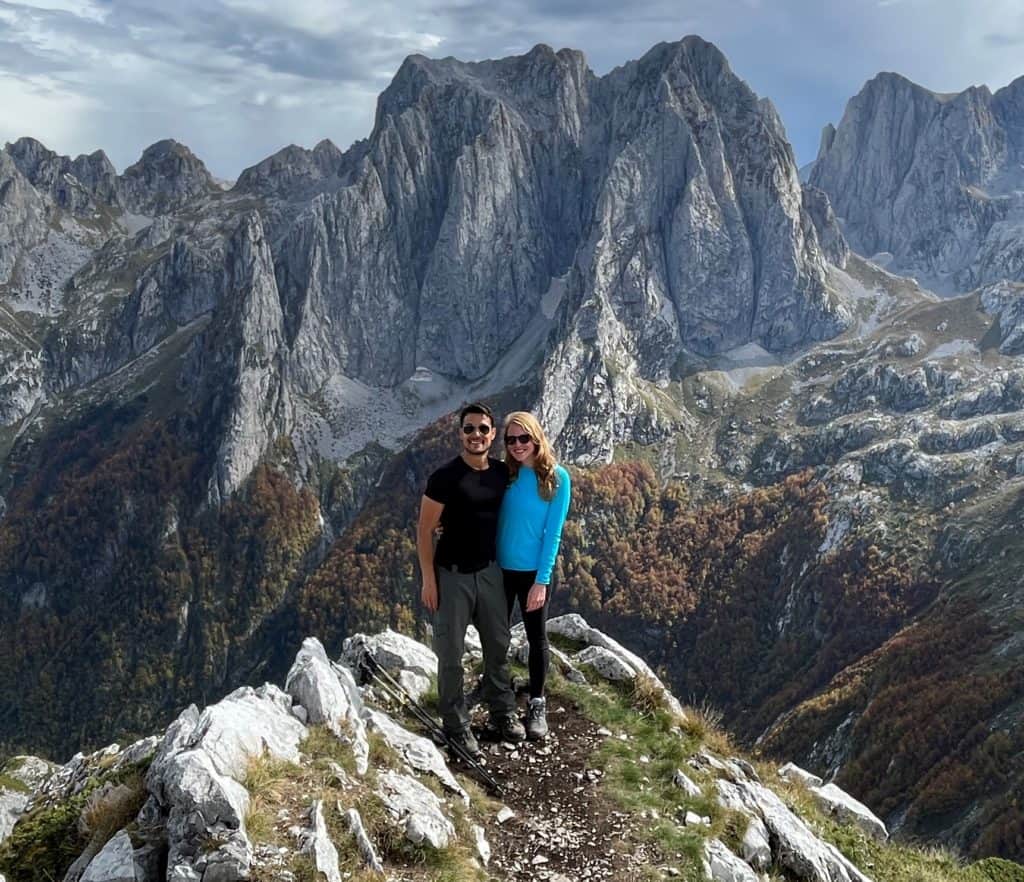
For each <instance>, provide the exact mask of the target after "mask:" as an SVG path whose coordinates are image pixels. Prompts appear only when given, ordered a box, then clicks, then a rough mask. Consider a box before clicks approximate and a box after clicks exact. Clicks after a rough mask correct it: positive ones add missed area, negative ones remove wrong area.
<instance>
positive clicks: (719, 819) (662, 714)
mask: <svg viewBox="0 0 1024 882" xmlns="http://www.w3.org/2000/svg"><path fill="white" fill-rule="evenodd" d="M553 685H554V686H555V689H557V691H559V692H562V693H563V694H564V695H565V696H566V697H568V698H570V699H571V700H572V701H573V702H574V703H575V704H576V705H577V706H578V707H579V708H580V710H581V712H582V713H583V714H584V715H585V716H586V717H588V718H589V719H591V720H593V721H594V722H595V723H597V724H598V725H600V726H604V727H605V728H607V729H609V730H610V731H611V732H613V733H614V735H613V736H612V737H609V738H606V739H605V740H604V742H603V743H602V744H601V746H600V748H599V749H598V751H597V753H596V755H595V756H594V757H593V762H594V764H595V765H596V766H597V767H598V768H599V769H601V770H602V771H603V772H604V779H603V787H604V790H605V793H606V794H607V795H608V796H609V797H610V798H611V799H612V801H613V802H615V803H616V804H617V805H618V806H619V807H621V808H622V809H623V810H625V811H629V812H634V813H637V814H639V813H641V812H646V813H648V816H650V815H651V813H652V812H655V813H657V818H658V819H657V820H655V821H653V822H648V823H644V824H638V825H637V827H636V830H637V835H639V836H640V837H641V838H642V839H644V840H646V841H648V842H650V843H654V844H656V845H657V847H658V849H659V850H660V851H661V852H662V853H663V854H664V855H665V856H666V859H667V860H671V859H673V858H674V859H675V860H678V861H680V862H681V864H682V866H681V867H680V869H683V868H687V869H686V872H687V873H688V874H689V875H690V876H692V878H694V879H697V878H699V867H700V856H701V849H702V845H703V840H704V832H698V831H695V830H693V829H688V828H686V827H683V826H681V825H680V824H678V823H676V820H677V818H679V817H680V816H681V815H682V814H685V812H686V811H687V810H691V811H694V812H697V814H700V815H706V816H708V817H711V819H712V822H713V823H712V831H713V832H715V833H717V832H719V831H721V830H724V828H725V816H724V813H723V811H722V810H721V809H720V808H719V807H718V805H717V803H715V802H714V801H713V800H712V799H710V798H708V797H706V796H700V797H687V796H686V795H685V794H684V793H683V792H682V790H680V789H679V788H678V787H676V786H675V784H673V782H672V779H673V777H674V775H675V773H676V770H677V769H679V768H681V767H684V764H685V762H686V760H687V759H688V758H689V757H690V756H692V755H693V753H694V752H695V751H696V750H697V749H698V748H699V747H700V743H701V742H700V741H699V740H698V739H696V738H694V737H692V736H690V735H687V734H686V732H684V731H683V730H682V729H681V728H680V725H679V722H680V721H679V720H678V718H677V717H676V716H675V715H673V714H672V713H670V712H669V711H667V710H666V709H665V708H664V705H663V701H662V700H661V699H660V697H658V696H657V695H656V693H654V692H653V691H652V690H651V689H650V688H649V685H648V684H646V683H642V682H641V683H639V684H638V685H637V687H636V688H634V687H631V686H627V687H619V686H609V685H606V684H598V685H596V686H594V687H592V688H587V687H583V686H577V685H574V684H571V683H568V682H566V681H564V680H561V678H555V679H553ZM634 702H636V704H635V703H634ZM638 705H639V706H638ZM620 734H625V735H627V736H628V740H625V741H624V740H621V739H620V738H619V737H617V736H619V735H620ZM641 757H646V758H647V760H648V761H647V762H641ZM641 831H642V832H641ZM695 873H696V875H693V874H695Z"/></svg>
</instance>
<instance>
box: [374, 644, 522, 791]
mask: <svg viewBox="0 0 1024 882" xmlns="http://www.w3.org/2000/svg"><path fill="white" fill-rule="evenodd" d="M362 662H363V664H364V665H366V668H367V669H368V671H369V674H370V676H371V677H372V678H373V679H374V681H375V682H376V683H377V685H378V686H380V687H381V688H382V689H383V690H384V692H385V693H386V694H387V695H388V696H389V697H390V698H391V699H392V700H394V701H397V702H398V703H399V704H400V705H401V706H402V707H404V708H405V709H406V710H408V711H409V712H410V713H411V714H412V715H413V716H414V717H416V719H417V720H419V721H420V722H421V723H422V724H423V725H424V726H426V727H427V729H428V730H429V731H430V732H431V734H433V735H434V736H435V737H439V738H440V739H441V742H442V743H443V744H444V745H445V746H446V747H447V748H448V749H449V750H450V751H452V753H454V754H455V755H456V756H457V757H458V758H459V759H460V760H462V761H463V762H464V763H465V764H466V765H467V766H469V767H470V768H471V769H472V770H473V771H474V772H476V774H477V775H478V776H479V777H480V779H481V780H482V781H483V782H484V784H485V785H486V786H487V787H489V788H490V789H491V791H492V792H494V793H495V794H496V795H498V796H503V795H504V793H505V791H504V789H503V788H502V786H501V785H500V784H499V783H498V782H497V781H496V780H495V778H494V776H493V775H492V774H491V773H490V772H488V771H487V769H485V768H484V766H483V765H482V764H481V763H480V762H479V761H478V760H477V759H476V758H475V757H474V756H473V755H472V754H471V753H470V752H469V751H468V750H466V748H465V747H463V746H462V745H461V744H459V743H458V742H457V741H453V740H452V739H451V738H449V737H448V733H447V732H445V731H444V728H443V727H442V726H441V725H440V724H439V723H438V722H437V720H435V719H434V718H433V717H432V716H431V715H430V714H429V713H427V711H426V710H425V709H424V708H423V706H422V705H421V704H420V703H419V702H418V701H416V699H415V698H413V697H412V696H411V695H410V694H409V690H408V689H406V688H405V687H404V686H403V685H402V684H401V683H399V682H398V681H397V680H396V679H395V678H394V677H392V676H391V674H390V673H389V672H388V670H387V669H386V668H385V667H384V666H383V665H381V663H380V662H379V661H377V659H375V658H374V657H373V656H372V655H371V654H370V652H369V651H366V652H364V653H363V658H362Z"/></svg>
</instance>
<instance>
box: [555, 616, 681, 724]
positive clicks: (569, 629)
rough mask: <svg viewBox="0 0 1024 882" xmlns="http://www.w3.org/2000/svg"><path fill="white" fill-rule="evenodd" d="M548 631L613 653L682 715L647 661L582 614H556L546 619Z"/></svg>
mask: <svg viewBox="0 0 1024 882" xmlns="http://www.w3.org/2000/svg"><path fill="white" fill-rule="evenodd" d="M548 633H550V634H559V635H561V636H562V637H567V638H568V639H570V640H575V641H577V642H578V643H586V644H589V645H590V646H596V647H600V648H601V649H605V650H607V651H608V652H610V653H612V654H614V655H615V656H617V657H618V658H619V660H620V661H621V664H622V667H623V669H625V668H631V669H632V670H633V671H635V672H636V673H640V674H643V675H644V676H645V677H647V678H648V679H649V680H650V681H651V682H652V683H653V684H654V686H655V688H656V689H657V690H658V691H659V692H660V693H661V695H662V697H663V698H664V700H665V703H666V705H667V706H668V708H669V710H671V711H672V712H673V713H675V714H677V715H679V716H682V715H683V708H682V705H680V704H679V701H678V700H677V699H676V697H675V696H674V695H672V693H671V692H669V691H668V689H667V688H665V684H664V683H662V682H661V680H660V679H659V677H658V675H657V674H655V673H654V671H653V670H651V667H650V666H649V665H648V664H647V662H645V661H644V660H643V659H642V658H640V657H639V656H638V655H636V654H635V653H633V652H630V651H629V650H628V649H626V647H624V646H623V645H622V644H621V643H619V642H618V641H616V640H613V639H612V638H611V637H609V636H608V635H607V634H603V633H602V632H601V631H599V630H597V628H591V627H590V625H588V624H587V621H586V619H584V618H583V616H581V615H579V614H578V613H570V614H569V615H564V616H556V617H554V618H552V619H550V620H549V621H548ZM628 679H631V678H628Z"/></svg>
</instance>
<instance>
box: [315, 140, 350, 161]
mask: <svg viewBox="0 0 1024 882" xmlns="http://www.w3.org/2000/svg"><path fill="white" fill-rule="evenodd" d="M313 152H314V153H317V154H321V155H324V154H326V155H330V156H337V157H339V158H340V157H342V156H344V153H343V151H342V149H341V148H340V147H339V146H338V145H337V144H335V143H334V142H333V141H332V140H331V139H330V138H324V139H322V140H320V141H318V142H317V143H316V145H315V146H314V147H313Z"/></svg>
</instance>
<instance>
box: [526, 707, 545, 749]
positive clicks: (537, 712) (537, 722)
mask: <svg viewBox="0 0 1024 882" xmlns="http://www.w3.org/2000/svg"><path fill="white" fill-rule="evenodd" d="M547 735H548V702H547V699H546V698H544V696H541V697H540V698H531V699H530V703H529V704H528V705H527V706H526V737H527V738H529V739H530V740H531V741H540V739H542V738H546V737H547Z"/></svg>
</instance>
